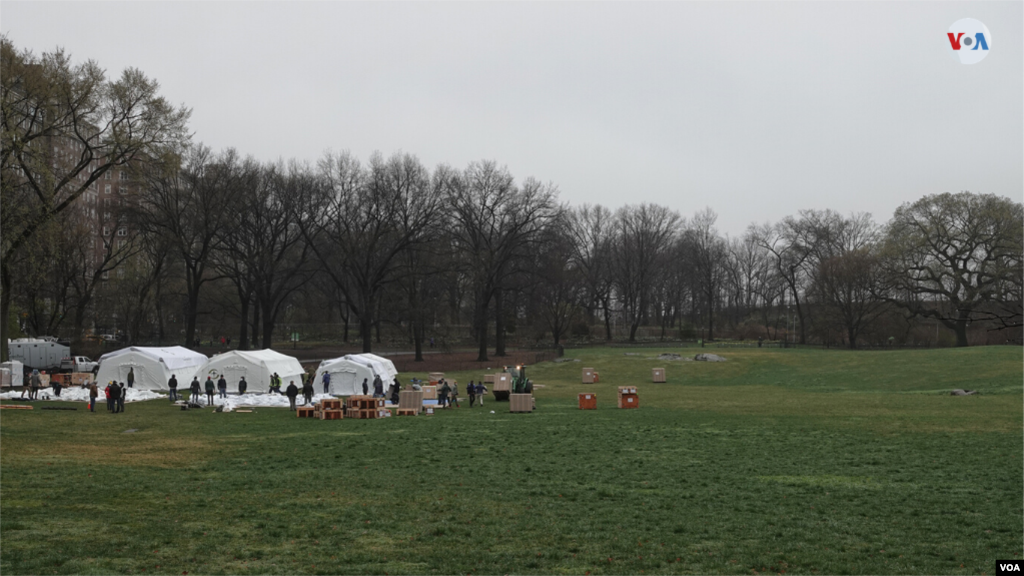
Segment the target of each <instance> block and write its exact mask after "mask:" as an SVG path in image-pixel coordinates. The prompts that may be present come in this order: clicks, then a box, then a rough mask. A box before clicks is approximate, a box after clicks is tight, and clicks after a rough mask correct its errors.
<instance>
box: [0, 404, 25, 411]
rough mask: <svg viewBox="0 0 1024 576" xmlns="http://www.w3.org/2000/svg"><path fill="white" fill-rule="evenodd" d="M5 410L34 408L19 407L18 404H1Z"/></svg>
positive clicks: (0, 406)
mask: <svg viewBox="0 0 1024 576" xmlns="http://www.w3.org/2000/svg"><path fill="white" fill-rule="evenodd" d="M0 408H2V409H4V410H32V409H33V406H19V405H17V404H0Z"/></svg>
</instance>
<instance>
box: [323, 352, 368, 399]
mask: <svg viewBox="0 0 1024 576" xmlns="http://www.w3.org/2000/svg"><path fill="white" fill-rule="evenodd" d="M325 372H328V373H330V375H331V385H330V388H329V389H328V391H329V393H331V394H334V395H337V396H353V395H356V394H362V393H363V380H364V379H365V380H366V383H367V385H368V386H369V387H370V390H369V391H370V392H371V393H372V392H373V376H374V371H373V369H372V368H370V367H369V366H367V365H365V364H361V363H359V362H354V361H352V360H350V359H349V358H348V357H347V356H344V357H341V358H331V359H329V360H324V361H323V362H321V363H320V367H319V368H317V370H316V379H315V380H313V383H314V384H313V388H314V390H316V391H317V392H320V391H322V390H323V377H324V373H325Z"/></svg>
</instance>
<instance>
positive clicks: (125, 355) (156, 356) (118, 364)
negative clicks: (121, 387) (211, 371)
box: [96, 346, 207, 390]
mask: <svg viewBox="0 0 1024 576" xmlns="http://www.w3.org/2000/svg"><path fill="white" fill-rule="evenodd" d="M206 360H207V358H206V356H205V355H204V354H200V353H199V352H193V351H192V350H189V349H188V348H183V347H181V346H168V347H166V348H151V347H144V346H130V347H128V348H122V349H121V350H115V351H113V352H108V353H106V354H104V355H103V356H100V368H99V371H98V372H96V382H97V383H99V384H100V386H103V385H105V384H106V383H107V382H111V381H114V382H124V383H126V384H127V382H128V371H129V370H135V385H134V388H135V389H137V390H167V381H168V380H170V379H171V375H172V374H173V375H174V376H175V377H177V379H178V389H179V390H181V389H182V388H184V387H186V386H188V383H189V382H191V381H192V376H193V375H194V374H195V373H196V370H198V369H199V367H200V366H202V365H203V363H205V362H206Z"/></svg>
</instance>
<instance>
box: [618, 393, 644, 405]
mask: <svg viewBox="0 0 1024 576" xmlns="http://www.w3.org/2000/svg"><path fill="white" fill-rule="evenodd" d="M639 407H640V397H639V396H637V395H636V394H620V395H619V408H639Z"/></svg>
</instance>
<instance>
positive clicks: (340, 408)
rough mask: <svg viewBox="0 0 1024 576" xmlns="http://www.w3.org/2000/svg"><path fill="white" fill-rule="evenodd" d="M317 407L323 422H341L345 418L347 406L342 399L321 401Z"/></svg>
mask: <svg viewBox="0 0 1024 576" xmlns="http://www.w3.org/2000/svg"><path fill="white" fill-rule="evenodd" d="M316 406H317V407H319V410H318V412H319V415H320V419H321V420H341V419H343V418H344V417H345V406H344V404H343V403H342V401H341V399H340V398H329V399H326V400H321V401H320V402H318V403H317V404H316Z"/></svg>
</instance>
